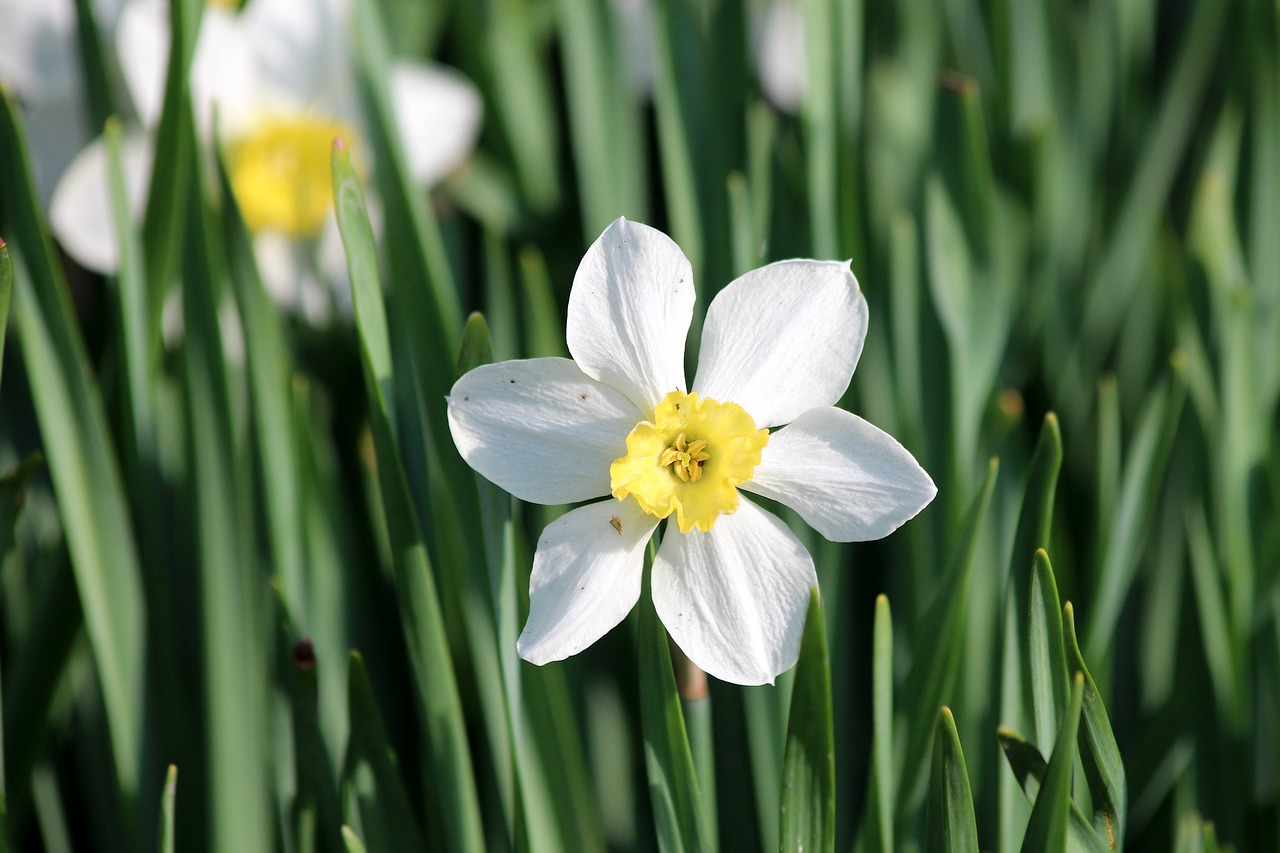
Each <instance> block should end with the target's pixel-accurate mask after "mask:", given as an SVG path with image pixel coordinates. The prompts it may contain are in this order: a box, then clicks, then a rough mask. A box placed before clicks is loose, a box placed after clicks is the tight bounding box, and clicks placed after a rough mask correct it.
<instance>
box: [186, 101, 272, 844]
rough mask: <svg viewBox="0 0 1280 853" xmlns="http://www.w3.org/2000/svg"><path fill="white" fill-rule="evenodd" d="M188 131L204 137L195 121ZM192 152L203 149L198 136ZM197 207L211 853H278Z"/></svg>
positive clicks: (220, 271) (250, 595)
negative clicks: (275, 852)
mask: <svg viewBox="0 0 1280 853" xmlns="http://www.w3.org/2000/svg"><path fill="white" fill-rule="evenodd" d="M187 133H188V134H190V135H191V136H192V137H194V134H195V128H194V126H188V128H187ZM190 150H191V151H193V152H195V151H198V149H197V148H196V146H195V144H194V141H192V145H191V149H190ZM193 168H198V164H197V166H195V167H193ZM187 202H188V205H187V210H186V211H185V213H186V215H187V221H188V229H187V234H186V243H185V251H184V252H183V256H182V281H183V299H182V320H183V330H184V335H185V338H184V341H183V347H182V368H183V371H182V377H183V401H184V407H185V412H186V415H187V417H186V422H187V424H189V433H188V435H187V448H186V449H187V452H188V458H187V470H188V471H189V472H190V483H189V489H190V492H191V494H190V498H191V500H192V502H193V509H194V512H193V518H194V520H195V525H196V529H195V536H196V541H195V552H196V556H197V560H198V568H199V577H200V592H201V602H200V603H201V607H202V609H203V613H202V619H201V622H200V624H201V628H202V629H203V634H204V638H203V639H204V652H205V658H206V661H207V666H206V667H205V670H204V680H205V683H204V697H205V703H206V714H207V721H208V726H209V728H208V735H207V749H208V751H209V753H208V755H209V760H208V770H209V796H210V824H211V827H212V836H213V841H212V848H213V849H214V850H216V851H217V850H221V851H228V850H234V851H243V853H252V851H259V850H268V849H270V847H271V843H272V841H271V839H272V835H273V831H274V826H273V819H274V815H273V813H272V809H271V794H270V790H271V779H270V765H269V762H268V760H267V755H268V745H269V743H270V735H269V733H268V728H269V722H268V709H269V708H270V703H271V688H270V682H269V675H268V671H267V660H269V657H268V655H266V654H264V651H263V650H264V649H265V648H268V636H267V633H266V631H265V627H266V622H265V612H266V605H267V587H266V584H265V583H263V580H262V571H261V566H260V564H259V562H258V560H257V557H256V553H255V551H254V545H253V542H254V536H253V534H254V532H255V531H254V527H253V523H252V516H251V515H250V514H249V512H248V510H249V507H250V505H251V504H250V499H249V496H250V495H251V494H252V490H251V489H250V488H249V487H248V484H247V482H246V479H245V477H244V471H245V467H244V465H243V462H242V457H241V450H240V445H239V443H238V442H237V441H236V440H235V434H236V430H235V427H234V422H235V415H234V413H233V403H232V400H233V397H232V390H231V379H230V377H229V376H228V370H227V363H226V357H225V355H224V353H223V349H222V341H223V338H222V329H221V325H220V322H219V318H218V306H219V298H220V295H221V294H222V293H223V292H225V287H226V282H225V269H224V267H223V262H224V259H225V253H224V252H222V251H221V249H222V246H221V243H220V241H218V240H217V239H216V234H215V232H214V231H213V226H212V223H211V222H210V214H209V211H208V209H207V208H206V205H205V201H204V198H203V197H202V196H201V195H200V194H195V195H193V196H191V197H190V198H189V199H187Z"/></svg>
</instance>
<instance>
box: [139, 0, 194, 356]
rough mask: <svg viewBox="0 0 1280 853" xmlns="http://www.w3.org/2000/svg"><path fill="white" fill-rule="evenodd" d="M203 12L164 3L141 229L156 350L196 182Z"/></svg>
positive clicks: (186, 3) (190, 2)
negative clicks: (163, 47) (165, 45)
mask: <svg viewBox="0 0 1280 853" xmlns="http://www.w3.org/2000/svg"><path fill="white" fill-rule="evenodd" d="M203 8H204V4H203V3H201V2H200V0H170V2H169V33H170V39H169V43H170V50H169V63H168V66H167V70H166V72H165V87H164V104H163V107H162V108H161V112H160V123H159V125H157V127H156V132H155V140H154V143H155V158H154V160H153V161H152V166H151V183H150V185H149V188H148V190H147V208H146V214H145V217H144V219H143V224H142V235H143V240H142V245H143V247H144V249H145V251H146V281H147V282H148V284H149V285H150V288H151V290H150V292H149V293H148V295H147V296H148V299H147V307H148V319H149V323H148V332H149V336H150V341H149V343H150V346H151V347H152V348H153V349H154V350H156V351H158V350H159V347H160V345H161V338H160V314H161V311H162V310H163V308H164V297H165V293H166V291H167V289H168V284H169V281H170V279H171V277H172V275H173V272H174V270H175V268H176V266H177V263H178V258H179V249H180V246H181V242H182V236H183V234H182V226H183V223H184V222H185V217H184V215H183V210H184V205H185V204H186V200H187V196H188V194H189V191H190V187H191V183H192V181H194V180H195V179H196V175H195V174H194V173H193V172H192V170H191V164H192V162H193V160H192V154H193V148H194V143H195V140H194V138H193V137H192V136H191V135H190V134H188V133H186V132H184V128H186V127H187V126H188V125H189V124H190V122H191V121H192V108H191V98H190V95H189V88H188V73H189V71H190V69H191V60H192V58H193V57H194V55H195V46H196V37H197V35H198V33H199V28H200V14H201V11H202V10H203Z"/></svg>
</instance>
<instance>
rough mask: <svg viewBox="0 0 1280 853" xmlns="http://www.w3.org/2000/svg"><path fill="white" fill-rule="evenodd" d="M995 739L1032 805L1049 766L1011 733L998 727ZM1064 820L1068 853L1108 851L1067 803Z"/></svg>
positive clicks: (1031, 747) (1020, 738)
mask: <svg viewBox="0 0 1280 853" xmlns="http://www.w3.org/2000/svg"><path fill="white" fill-rule="evenodd" d="M996 738H997V739H998V740H999V741H1000V748H1001V749H1002V750H1004V756H1005V758H1007V759H1008V760H1009V768H1010V769H1011V770H1012V771H1013V775H1014V777H1015V778H1016V779H1017V780H1018V784H1019V785H1020V786H1022V792H1023V793H1024V794H1026V795H1027V801H1028V802H1030V803H1032V804H1034V803H1035V801H1036V795H1037V794H1038V793H1039V792H1040V786H1041V785H1043V784H1044V777H1045V774H1046V773H1047V772H1048V770H1049V765H1048V764H1047V763H1046V762H1045V760H1044V757H1043V756H1042V755H1041V754H1040V750H1038V749H1036V748H1035V746H1033V745H1032V744H1029V743H1027V741H1026V740H1025V739H1024V738H1023V737H1022V735H1020V734H1018V733H1017V732H1015V731H1014V730H1013V729H1010V728H1008V727H1007V726H1001V727H1000V728H999V729H997V730H996ZM1068 819H1069V825H1068V826H1067V851H1068V853H1107V851H1108V850H1110V849H1111V848H1109V847H1108V846H1107V842H1106V841H1105V840H1104V839H1103V837H1102V836H1101V835H1099V834H1098V833H1097V832H1095V831H1094V829H1093V827H1092V826H1090V824H1089V819H1088V818H1087V817H1085V815H1084V812H1082V811H1080V807H1079V806H1077V805H1076V804H1075V802H1074V801H1073V802H1072V803H1071V814H1070V815H1069V818H1068Z"/></svg>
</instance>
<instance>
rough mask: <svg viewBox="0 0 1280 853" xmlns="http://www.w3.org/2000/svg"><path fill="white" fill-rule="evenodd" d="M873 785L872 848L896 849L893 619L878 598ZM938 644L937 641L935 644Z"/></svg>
mask: <svg viewBox="0 0 1280 853" xmlns="http://www.w3.org/2000/svg"><path fill="white" fill-rule="evenodd" d="M871 634H872V638H873V639H872V648H871V786H870V793H869V795H868V798H867V803H868V805H867V811H868V813H869V815H870V820H868V821H867V823H868V826H869V827H871V829H870V832H871V833H872V834H873V835H874V836H875V838H876V842H877V844H876V846H875V847H874V848H873V849H876V850H881V851H886V852H887V851H892V850H893V816H894V807H895V804H894V800H893V797H894V786H893V777H894V770H895V765H894V763H893V619H892V616H891V614H890V611H889V599H888V597H886V596H884V595H879V596H877V597H876V616H875V624H874V626H873V627H872V630H871ZM937 642H938V641H937V640H935V644H936V643H937Z"/></svg>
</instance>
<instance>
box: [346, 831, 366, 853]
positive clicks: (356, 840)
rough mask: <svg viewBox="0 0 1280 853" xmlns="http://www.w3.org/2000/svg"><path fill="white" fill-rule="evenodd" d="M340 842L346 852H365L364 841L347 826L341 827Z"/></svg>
mask: <svg viewBox="0 0 1280 853" xmlns="http://www.w3.org/2000/svg"><path fill="white" fill-rule="evenodd" d="M342 843H343V844H345V845H346V847H347V853H365V848H364V843H363V842H362V841H361V840H360V836H358V835H356V834H355V831H354V830H352V828H351V827H349V826H344V827H342Z"/></svg>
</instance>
